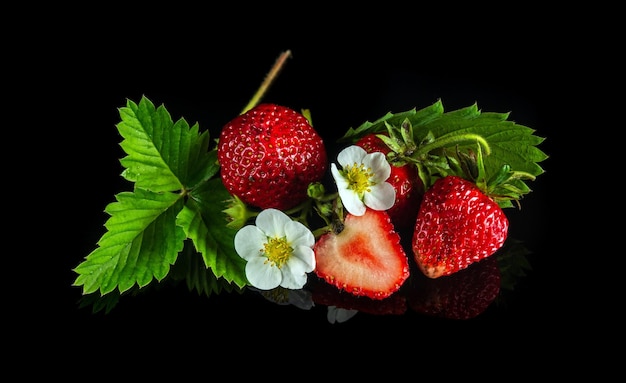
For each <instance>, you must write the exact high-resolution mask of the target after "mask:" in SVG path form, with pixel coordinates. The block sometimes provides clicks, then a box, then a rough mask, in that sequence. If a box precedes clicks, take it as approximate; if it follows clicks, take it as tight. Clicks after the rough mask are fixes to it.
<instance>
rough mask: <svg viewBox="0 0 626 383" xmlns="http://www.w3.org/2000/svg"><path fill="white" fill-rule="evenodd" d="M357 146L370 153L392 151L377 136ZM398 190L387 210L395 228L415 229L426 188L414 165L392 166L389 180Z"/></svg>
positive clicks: (363, 139) (358, 143) (364, 138)
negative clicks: (394, 199)
mask: <svg viewBox="0 0 626 383" xmlns="http://www.w3.org/2000/svg"><path fill="white" fill-rule="evenodd" d="M356 145H358V146H360V147H362V148H363V149H365V151H366V152H368V153H373V152H381V153H383V154H385V155H386V154H387V153H389V152H390V151H391V149H390V148H389V147H388V146H387V145H386V144H385V143H384V142H383V141H382V140H381V139H380V138H378V137H377V136H376V134H367V135H365V136H363V137H362V138H360V139H359V140H358V141H357V142H356ZM387 182H389V183H390V184H391V186H393V188H394V189H396V201H395V203H394V204H393V206H392V207H391V208H390V209H389V210H387V213H389V216H390V217H391V221H392V222H393V224H394V226H395V227H396V228H397V229H398V230H400V229H405V228H413V226H414V225H415V218H416V217H417V211H418V210H419V206H420V201H421V199H422V194H423V193H424V187H423V183H422V180H421V179H420V178H419V176H418V173H417V167H416V166H414V165H412V164H408V163H407V164H404V165H402V166H396V165H394V164H391V175H390V176H389V179H388V180H387Z"/></svg>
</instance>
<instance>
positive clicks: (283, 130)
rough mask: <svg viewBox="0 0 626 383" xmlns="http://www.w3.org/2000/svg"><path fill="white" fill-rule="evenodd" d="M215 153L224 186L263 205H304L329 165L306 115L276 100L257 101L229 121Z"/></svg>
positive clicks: (251, 202) (285, 206)
mask: <svg viewBox="0 0 626 383" xmlns="http://www.w3.org/2000/svg"><path fill="white" fill-rule="evenodd" d="M217 158H218V161H219V163H220V166H221V174H220V176H221V179H222V182H223V183H224V186H225V187H226V189H227V190H228V191H229V192H230V193H231V194H233V195H236V196H237V197H239V198H240V199H241V200H242V201H243V202H245V203H247V204H249V205H252V206H256V207H258V208H261V209H267V208H276V209H279V210H286V209H289V208H292V207H294V206H296V205H298V204H300V203H301V202H303V201H304V200H305V199H306V198H307V187H308V185H309V183H311V182H316V181H319V180H321V179H322V177H323V176H324V173H325V171H326V167H327V157H326V149H325V147H324V142H323V140H322V138H321V137H320V136H319V134H318V133H317V132H316V131H315V129H313V127H312V126H311V124H310V123H309V121H308V120H307V119H306V117H304V116H303V115H302V114H300V113H298V112H296V111H295V110H292V109H290V108H287V107H284V106H280V105H275V104H259V105H257V106H256V107H254V108H252V109H251V110H249V111H248V112H246V113H243V114H241V115H239V116H237V117H236V118H234V119H233V120H231V121H230V122H229V123H227V124H226V125H225V126H224V127H223V129H222V131H221V134H220V137H219V143H218V146H217Z"/></svg>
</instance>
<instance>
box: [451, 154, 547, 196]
mask: <svg viewBox="0 0 626 383" xmlns="http://www.w3.org/2000/svg"><path fill="white" fill-rule="evenodd" d="M456 159H457V160H458V161H456V162H455V161H451V163H453V164H455V165H454V166H452V167H453V168H454V169H455V174H456V175H458V176H461V177H463V178H465V179H467V180H469V181H472V182H473V183H475V184H476V186H477V187H478V188H479V189H480V190H481V191H482V192H483V193H484V194H486V195H488V196H489V197H490V198H491V199H493V200H494V201H496V202H497V203H498V205H499V206H500V207H511V206H512V202H515V203H516V204H517V206H518V207H519V200H520V199H521V198H522V196H523V195H524V194H527V193H528V192H530V189H529V188H528V186H527V185H526V184H525V183H523V182H519V181H521V180H534V179H535V176H534V175H532V174H530V173H528V172H523V171H514V170H512V169H511V166H510V165H508V164H503V165H502V166H501V167H500V168H499V169H498V170H497V172H496V173H494V174H492V175H491V176H488V175H487V172H486V170H485V164H484V157H483V152H482V150H481V145H477V151H476V152H474V151H473V150H471V149H468V150H467V152H461V151H459V150H458V148H457V150H456Z"/></svg>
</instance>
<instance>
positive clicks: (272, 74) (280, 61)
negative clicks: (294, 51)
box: [240, 49, 291, 114]
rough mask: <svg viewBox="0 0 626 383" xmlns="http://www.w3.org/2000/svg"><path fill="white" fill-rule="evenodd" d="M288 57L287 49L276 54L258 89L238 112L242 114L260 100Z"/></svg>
mask: <svg viewBox="0 0 626 383" xmlns="http://www.w3.org/2000/svg"><path fill="white" fill-rule="evenodd" d="M289 57H291V50H289V49H287V50H286V51H284V52H282V53H281V54H280V56H278V58H277V59H276V62H275V63H274V65H273V66H272V69H270V71H269V72H268V73H267V76H265V80H264V81H263V83H262V84H261V86H260V87H259V89H257V91H256V93H255V94H254V96H252V98H251V99H250V101H249V102H248V105H246V107H245V108H243V110H242V111H241V113H240V114H244V113H246V112H247V111H249V110H250V109H252V108H254V107H255V106H257V104H258V103H259V102H260V101H261V99H262V98H263V96H264V95H265V93H266V92H267V90H268V89H269V87H270V85H272V83H273V81H274V80H275V79H276V77H277V76H278V74H279V73H280V70H281V69H282V68H283V66H284V65H285V62H286V61H287V59H288V58H289Z"/></svg>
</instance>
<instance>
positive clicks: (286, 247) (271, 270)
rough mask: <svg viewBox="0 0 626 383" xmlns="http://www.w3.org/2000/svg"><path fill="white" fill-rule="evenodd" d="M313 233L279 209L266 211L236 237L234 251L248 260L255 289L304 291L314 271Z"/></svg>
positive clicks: (248, 269) (247, 275)
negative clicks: (310, 274) (310, 273)
mask: <svg viewBox="0 0 626 383" xmlns="http://www.w3.org/2000/svg"><path fill="white" fill-rule="evenodd" d="M314 244H315V237H314V236H313V233H312V232H311V231H310V230H309V229H308V228H307V227H306V226H304V225H303V224H301V223H300V222H296V221H294V220H292V219H291V218H290V217H289V216H288V215H286V214H285V213H283V212H282V211H280V210H277V209H266V210H263V211H262V212H260V213H259V215H258V216H257V218H256V226H254V225H247V226H244V227H242V228H241V230H239V231H238V232H237V234H235V250H236V251H237V253H238V254H239V256H240V257H241V258H243V259H245V260H246V261H248V262H247V263H246V277H247V278H248V281H249V282H250V283H251V284H252V286H254V287H256V288H258V289H260V290H270V289H273V288H276V287H278V286H281V287H284V288H286V289H301V288H302V287H303V286H304V285H305V284H306V280H307V273H308V272H311V271H313V270H314V269H315V254H314V253H313V245H314Z"/></svg>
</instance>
